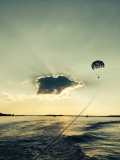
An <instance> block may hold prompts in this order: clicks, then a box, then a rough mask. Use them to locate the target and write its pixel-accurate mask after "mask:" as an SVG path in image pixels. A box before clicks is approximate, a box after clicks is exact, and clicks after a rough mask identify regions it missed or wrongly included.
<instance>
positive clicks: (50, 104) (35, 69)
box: [0, 0, 120, 115]
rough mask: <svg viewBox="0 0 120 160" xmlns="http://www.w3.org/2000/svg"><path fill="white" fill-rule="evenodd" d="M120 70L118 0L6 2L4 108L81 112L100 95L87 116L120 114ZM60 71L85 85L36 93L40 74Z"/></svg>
mask: <svg viewBox="0 0 120 160" xmlns="http://www.w3.org/2000/svg"><path fill="white" fill-rule="evenodd" d="M97 59H100V60H103V61H104V63H105V64H106V67H105V69H104V72H103V73H102V78H101V80H99V81H98V80H97V79H96V75H95V74H94V72H93V71H92V69H91V63H92V62H93V61H94V60H97ZM119 71H120V2H119V1H118V0H10V1H9V0H0V112H5V113H15V114H78V113H79V112H80V111H81V109H82V108H83V107H84V106H85V105H86V104H87V103H88V102H89V100H90V99H91V97H92V96H93V95H94V94H95V95H96V97H95V98H94V101H93V103H92V105H91V106H90V107H89V108H88V110H87V111H86V112H85V114H97V115H108V114H120V88H119V83H120V72H119ZM59 74H60V75H61V74H62V75H65V76H67V77H70V78H71V79H73V80H75V81H80V82H83V84H84V85H83V86H81V87H77V88H75V89H72V90H71V89H70V90H67V91H66V92H65V93H63V94H62V95H59V96H58V95H37V94H36V92H37V88H36V78H37V77H39V76H42V75H59ZM96 90H97V91H96Z"/></svg>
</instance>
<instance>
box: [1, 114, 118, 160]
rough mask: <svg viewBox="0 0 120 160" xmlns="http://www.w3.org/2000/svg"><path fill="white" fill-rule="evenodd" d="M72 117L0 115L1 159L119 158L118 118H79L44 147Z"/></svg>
mask: <svg viewBox="0 0 120 160" xmlns="http://www.w3.org/2000/svg"><path fill="white" fill-rule="evenodd" d="M72 119H73V117H70V116H62V117H52V116H23V117H22V116H21V117H0V160H7V159H9V160H14V159H18V160H19V159H22V160H28V159H29V160H33V159H36V158H37V159H41V160H47V159H48V160H58V159H59V160H73V159H74V160H80V159H82V160H88V159H92V160H93V159H94V160H95V159H96V160H113V159H114V160H118V159H119V157H120V151H119V149H120V143H119V142H120V136H119V135H120V118H105V117H103V118H102V117H101V118H90V117H88V118H85V117H81V118H79V119H78V120H77V121H76V122H75V123H74V125H72V126H71V127H70V128H69V129H68V130H67V131H66V132H65V133H64V135H63V136H62V138H61V139H60V140H59V141H58V142H57V143H55V144H52V145H51V146H49V150H44V148H46V146H47V145H48V144H49V143H51V141H53V139H55V138H56V136H57V135H58V134H59V133H60V131H61V130H62V129H63V128H64V127H65V126H66V125H67V124H68V123H69V122H70V121H71V120H72ZM86 155H87V156H86ZM90 157H91V158H90Z"/></svg>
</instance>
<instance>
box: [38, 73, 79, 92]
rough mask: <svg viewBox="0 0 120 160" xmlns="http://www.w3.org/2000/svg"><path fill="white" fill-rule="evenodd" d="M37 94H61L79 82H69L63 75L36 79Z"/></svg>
mask: <svg viewBox="0 0 120 160" xmlns="http://www.w3.org/2000/svg"><path fill="white" fill-rule="evenodd" d="M37 85H38V91H37V94H61V93H62V92H63V91H64V90H65V89H67V88H74V87H76V86H78V85H80V82H76V81H73V80H70V79H69V78H68V77H66V76H63V75H57V76H43V77H39V78H38V79H37Z"/></svg>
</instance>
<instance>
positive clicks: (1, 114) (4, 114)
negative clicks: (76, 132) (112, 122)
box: [0, 113, 120, 117]
mask: <svg viewBox="0 0 120 160" xmlns="http://www.w3.org/2000/svg"><path fill="white" fill-rule="evenodd" d="M0 116H48V117H62V116H65V117H67V116H68V117H75V116H78V115H62V114H46V115H34V114H32V115H24V114H21V115H15V114H6V113H0ZM79 117H120V115H80V116H79Z"/></svg>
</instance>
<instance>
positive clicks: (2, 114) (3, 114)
mask: <svg viewBox="0 0 120 160" xmlns="http://www.w3.org/2000/svg"><path fill="white" fill-rule="evenodd" d="M0 116H14V114H5V113H0Z"/></svg>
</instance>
